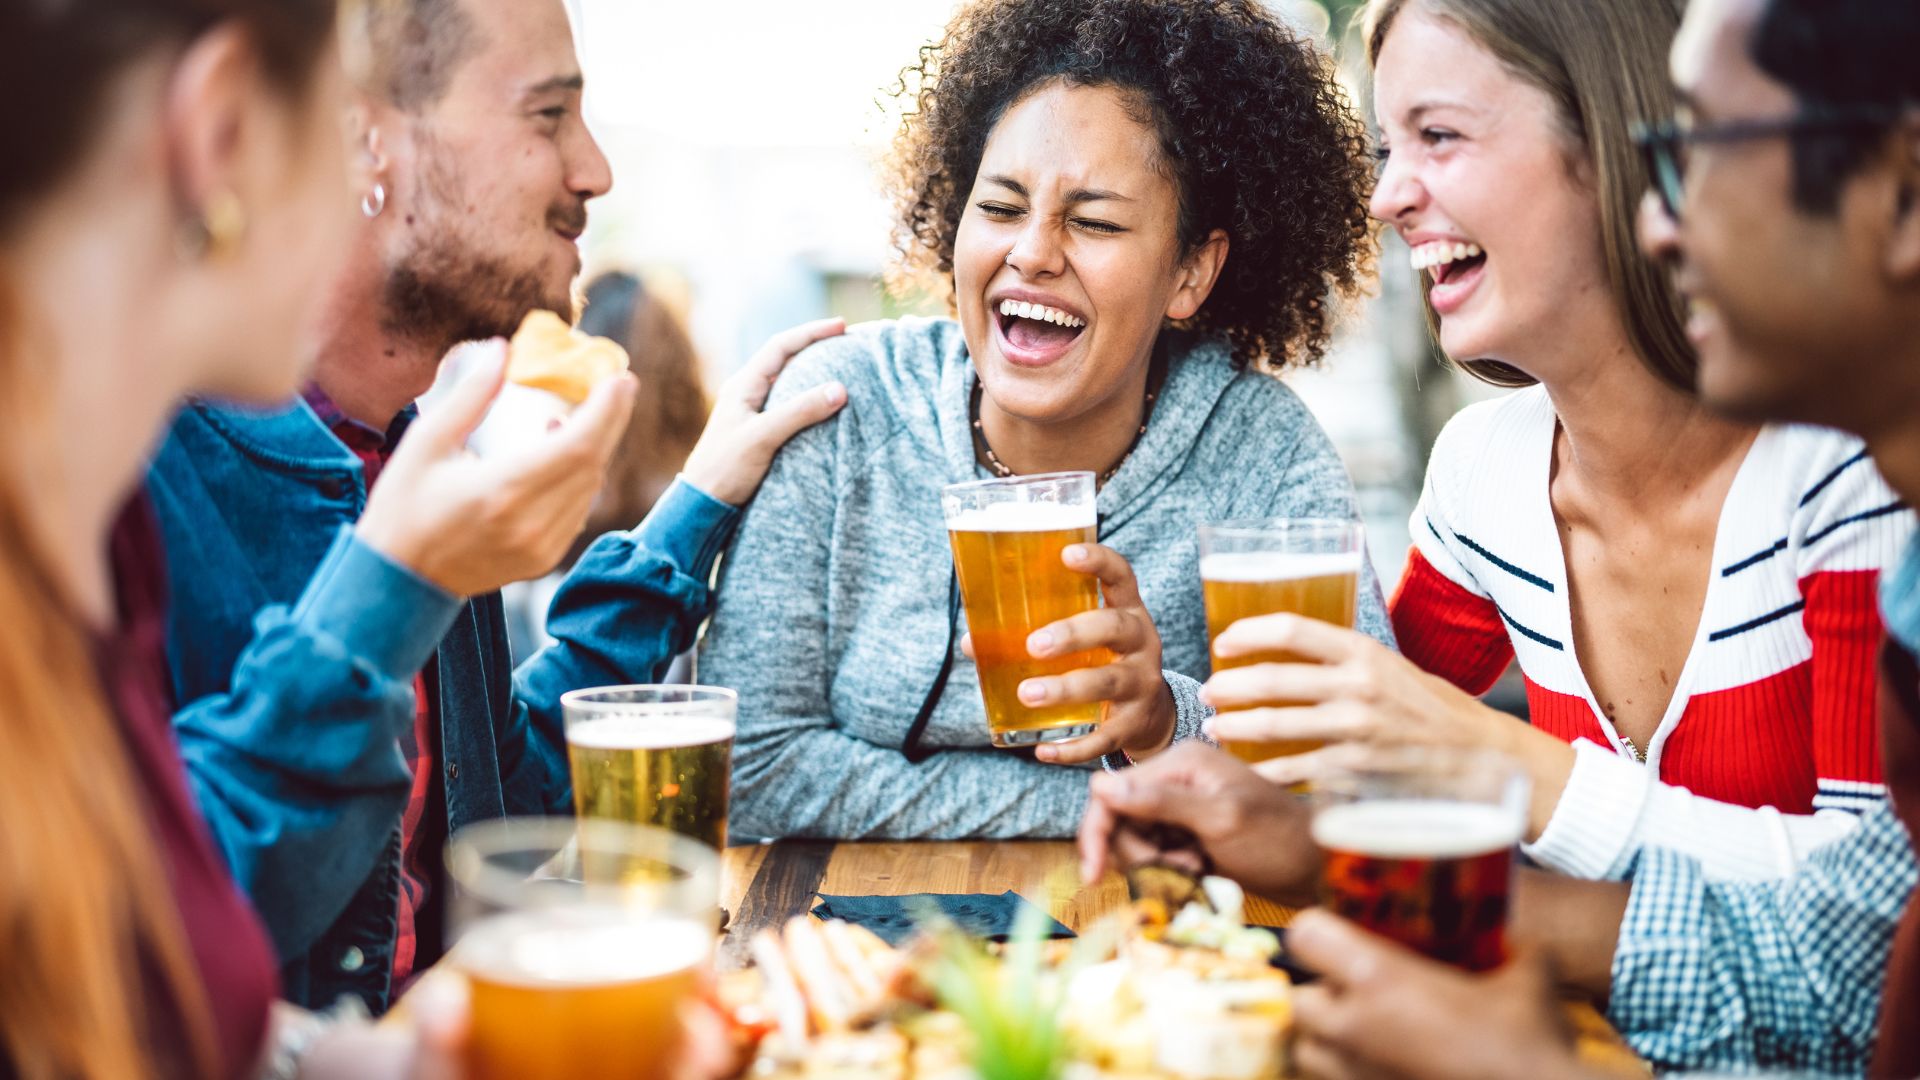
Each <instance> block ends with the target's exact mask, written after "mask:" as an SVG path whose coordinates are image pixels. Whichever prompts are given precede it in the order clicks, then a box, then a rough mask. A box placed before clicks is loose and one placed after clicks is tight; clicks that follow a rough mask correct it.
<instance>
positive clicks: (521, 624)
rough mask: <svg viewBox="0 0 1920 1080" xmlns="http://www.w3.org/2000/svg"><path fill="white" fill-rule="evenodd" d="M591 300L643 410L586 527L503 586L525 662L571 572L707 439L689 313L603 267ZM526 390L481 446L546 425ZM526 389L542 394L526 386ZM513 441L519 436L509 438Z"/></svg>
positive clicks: (493, 419) (516, 648)
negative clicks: (511, 427)
mask: <svg viewBox="0 0 1920 1080" xmlns="http://www.w3.org/2000/svg"><path fill="white" fill-rule="evenodd" d="M581 296H582V297H583V299H584V301H585V303H584V306H583V307H582V308H581V311H580V318H579V321H578V323H577V324H576V325H578V326H579V328H580V330H581V331H582V332H584V333H588V334H592V335H594V336H596V337H603V338H607V339H609V340H612V341H615V342H618V343H619V344H620V347H621V348H624V349H625V350H627V356H628V358H629V360H630V362H631V367H629V368H628V370H630V371H632V372H633V374H634V376H635V377H636V378H637V379H639V381H640V394H639V396H638V397H637V398H636V399H635V400H634V406H633V415H632V416H631V417H630V418H628V420H627V429H626V432H625V434H623V435H622V436H621V438H620V442H619V445H618V446H616V447H615V448H614V452H613V460H612V461H610V462H608V463H607V478H606V480H605V482H604V483H602V484H601V486H600V494H599V495H598V496H597V497H596V498H595V499H594V502H593V509H592V510H590V511H589V512H588V514H587V524H586V527H585V528H583V529H581V530H580V536H579V537H578V538H577V539H576V540H575V541H574V542H573V547H572V548H571V549H570V550H569V551H568V552H567V557H566V558H565V559H562V560H561V562H560V566H559V567H558V568H557V569H556V570H555V571H554V572H553V573H551V574H548V575H547V576H545V577H542V578H539V579H537V580H534V581H523V582H515V583H513V584H510V585H508V586H507V587H506V588H504V589H502V590H501V596H502V599H503V600H504V601H505V603H506V608H507V633H508V635H509V638H510V639H511V641H512V646H513V655H514V658H515V659H516V660H521V659H525V658H526V657H529V656H532V655H533V654H534V652H536V651H537V650H539V649H541V648H544V647H545V646H547V645H549V644H551V643H552V641H553V639H552V638H550V637H548V636H547V605H548V604H549V603H551V602H552V600H553V594H554V591H555V590H556V589H558V588H559V587H560V582H561V581H562V580H563V579H564V578H565V577H566V572H567V571H568V570H570V569H572V567H573V564H574V562H575V561H577V560H578V559H579V557H580V555H581V553H583V552H584V551H585V550H586V548H587V545H588V544H590V543H592V542H593V541H594V540H595V539H596V538H598V537H600V536H601V535H603V534H605V533H609V532H613V531H614V530H616V529H631V528H633V527H634V526H635V525H638V524H639V523H640V521H641V519H642V518H645V517H646V516H647V512H648V511H650V510H652V509H653V504H654V503H655V502H657V501H658V500H659V498H660V496H661V495H663V494H665V493H666V490H667V488H668V486H669V485H671V484H672V483H673V478H674V477H675V476H677V475H679V472H680V466H681V465H683V464H684V463H685V462H686V460H687V455H688V454H690V453H692V452H693V447H694V444H695V443H697V442H699V441H700V432H701V429H702V428H704V427H705V426H706V422H707V413H708V410H709V409H710V408H711V407H712V406H711V402H710V401H709V399H708V396H707V389H706V380H705V374H704V371H703V368H702V365H701V363H700V357H699V355H698V354H697V353H696V352H695V351H694V348H693V339H691V338H690V337H688V336H687V330H686V327H685V326H684V325H682V323H681V321H680V317H679V316H678V315H676V314H675V313H674V312H673V310H672V309H671V308H670V307H669V306H668V305H667V303H666V301H665V300H663V299H662V298H661V297H659V296H658V295H656V294H655V293H653V292H652V291H650V290H648V289H647V288H646V286H645V285H643V284H642V283H641V281H640V279H639V278H638V277H637V276H635V275H633V274H631V273H628V272H626V271H623V270H614V271H608V272H606V273H602V274H601V275H599V276H598V277H596V278H594V279H593V280H592V281H590V282H588V283H587V286H586V288H585V289H583V290H582V291H581ZM519 389H520V388H518V387H511V386H510V387H508V388H507V390H506V392H505V393H503V394H502V400H501V402H500V404H499V405H497V406H496V407H495V409H494V411H493V412H492V413H490V414H489V415H488V417H487V420H486V421H485V422H483V423H482V424H481V426H480V430H479V431H477V432H475V433H474V436H475V441H476V445H479V444H481V443H483V442H488V441H491V440H492V439H493V438H495V436H496V433H495V432H494V431H493V430H491V429H492V428H494V427H495V426H496V425H498V424H501V423H519V424H521V425H524V426H527V427H532V426H534V425H541V424H544V420H545V416H546V414H545V413H544V412H542V411H538V410H534V411H532V413H531V415H529V414H525V413H511V414H510V415H503V414H509V410H510V406H511V402H510V400H509V396H510V395H513V394H514V393H515V391H516V390H519ZM520 392H521V393H537V391H530V390H520ZM501 437H505V438H511V437H512V436H501Z"/></svg>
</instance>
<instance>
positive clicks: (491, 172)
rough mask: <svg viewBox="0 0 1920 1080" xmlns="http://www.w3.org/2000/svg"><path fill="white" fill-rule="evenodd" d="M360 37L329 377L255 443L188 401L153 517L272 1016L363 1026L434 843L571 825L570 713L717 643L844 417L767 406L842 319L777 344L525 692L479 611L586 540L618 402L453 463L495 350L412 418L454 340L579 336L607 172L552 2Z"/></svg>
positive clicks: (244, 430) (490, 374) (190, 712)
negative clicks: (584, 242) (347, 1000)
mask: <svg viewBox="0 0 1920 1080" xmlns="http://www.w3.org/2000/svg"><path fill="white" fill-rule="evenodd" d="M363 10H364V14H363V15H361V16H360V17H362V18H365V19H367V20H369V25H368V26H367V28H366V29H367V30H368V34H367V37H368V39H369V40H370V41H371V42H372V43H373V52H374V56H373V57H372V58H371V59H372V61H373V65H372V66H373V69H374V71H375V73H376V75H375V77H374V78H373V79H372V80H371V81H370V83H369V84H368V85H367V86H365V87H363V88H362V90H361V93H360V95H359V97H358V100H357V101H356V103H355V105H354V106H353V107H352V108H351V109H350V111H349V116H348V128H349V131H350V133H351V134H352V136H353V139H354V141H355V146H356V150H357V154H356V160H355V163H354V170H355V176H354V183H355V185H356V189H357V191H358V192H359V193H360V194H361V204H360V208H361V211H362V214H363V219H362V221H361V228H360V230H359V233H358V235H357V236H356V237H355V241H354V245H353V254H352V256H351V258H350V260H349V265H348V266H347V268H346V269H345V270H344V271H343V272H342V274H341V276H340V277H339V278H338V279H337V280H336V281H335V282H334V283H333V286H332V289H331V292H330V295H329V296H328V297H327V298H326V301H327V302H326V305H325V308H326V313H325V315H324V318H323V319H322V325H321V326H320V327H319V328H318V334H317V340H318V350H317V356H316V358H315V363H314V369H313V371H314V374H313V382H312V384H311V386H310V387H309V388H308V390H307V392H306V393H305V395H304V400H303V401H301V402H298V403H296V404H295V405H294V406H293V407H292V408H290V409H288V410H286V411H284V412H280V413H276V414H271V415H264V416H263V415H259V414H249V413H245V412H240V411H236V410H234V409H230V408H225V407H222V406H220V405H218V404H214V403H211V402H193V403H190V404H189V406H188V407H187V408H186V409H185V410H184V411H183V413H182V415H181V417H180V418H179V420H178V421H177V423H176V424H175V426H174V429H173V431H172V432H171V434H170V436H169V438H168V440H167V442H166V444H165V445H164V446H163V447H162V449H161V451H160V453H159V455H158V457H157V458H156V460H155V463H154V465H153V468H152V470H151V472H150V474H149V480H148V489H149V491H150V492H151V494H152V496H153V498H154V502H155V505H156V508H157V509H158V511H159V515H160V518H161V523H162V528H163V531H164V534H165V538H166V542H167V543H166V547H167V550H168V552H169V562H170V572H171V575H172V579H173V587H174V595H175V596H177V597H178V598H179V600H180V602H179V603H177V604H176V605H174V609H173V611H172V614H171V622H170V624H169V626H168V657H169V664H170V667H171V675H172V681H173V691H174V696H175V701H176V703H177V707H178V710H179V711H178V712H177V714H176V716H175V725H174V726H175V730H176V732H177V733H178V734H179V737H180V741H181V746H182V752H183V755H184V757H185V758H186V760H187V763H188V766H189V770H190V773H191V776H192V780H193V785H194V788H195V794H196V797H197V799H198V801H199V804H200V808H201V811H202V813H203V814H204V815H205V817H206V819H207V821H208V822H209V824H210V826H211V829H212V832H213V834H214V836H215V838H216V840H217V841H218V843H219V844H220V846H221V848H222V851H223V853H224V855H225V856H226V858H227V860H228V862H229V863H230V864H231V866H232V868H233V870H234V872H235V876H236V877H237V878H238V880H239V881H240V883H241V885H242V886H243V887H244V888H245V889H246V890H247V892H248V893H249V894H250V896H251V898H252V900H253V902H254V904H255V906H256V907H257V908H258V909H259V911H260V913H261V915H262V916H263V917H264V919H265V921H266V923H267V925H268V928H269V930H270V931H271V933H272V935H273V938H274V943H275V946H276V948H277V950H278V952H279V955H280V958H281V962H282V965H283V966H282V978H283V982H284V984H285V988H284V992H285V996H286V997H287V998H288V999H290V1000H293V1001H296V1002H300V1003H303V1004H307V1005H312V1006H320V1005H326V1004H329V1003H331V1002H332V1001H334V1000H335V999H336V998H339V997H340V996H342V995H344V994H352V995H355V996H357V997H359V998H360V999H362V1000H363V1001H364V1002H365V1003H366V1004H367V1005H369V1006H370V1007H371V1008H372V1009H373V1010H375V1011H376V1012H377V1011H379V1010H380V1009H382V1008H384V1007H385V1006H386V1004H387V1003H388V1002H389V1001H390V1000H391V998H392V996H393V995H394V994H395V993H397V992H398V991H399V990H400V989H401V988H402V987H403V986H404V984H405V982H406V980H407V979H408V978H409V977H410V976H411V975H412V974H413V973H414V972H416V971H418V970H420V969H422V968H424V967H425V966H426V965H427V964H429V963H431V962H432V961H433V960H434V959H435V958H436V957H437V955H438V952H439V948H440V942H441V930H442V925H443V915H442V910H443V904H442V901H443V899H444V892H445V890H444V888H443V887H442V886H441V884H440V882H439V881H438V880H436V878H437V875H438V872H439V869H440V866H441V861H442V860H441V853H442V850H443V848H444V845H445V840H446V837H447V835H448V834H449V832H450V831H451V830H453V829H458V828H460V827H461V826H463V825H466V824H468V823H471V822H474V821H480V820H486V819H490V818H497V817H502V816H510V815H517V814H548V813H567V812H569V811H570V810H571V794H570V786H569V781H568V775H567V764H566V752H565V745H564V739H563V733H562V725H561V718H560V715H559V707H558V697H559V694H560V693H561V692H562V691H564V690H567V689H571V688H574V687H578V686H588V685H595V684H604V683H622V682H647V681H652V680H654V679H657V678H659V677H660V676H661V675H662V674H663V673H664V671H665V669H666V666H667V664H668V663H669V662H670V661H671V659H672V658H673V656H674V655H675V654H676V653H678V652H680V651H683V650H685V649H686V648H687V647H688V646H689V645H690V644H691V643H692V640H693V637H694V634H695V633H696V631H697V629H698V627H699V625H700V624H701V622H702V621H703V620H704V619H705V616H706V610H707V606H708V596H707V587H706V586H707V581H708V579H709V577H710V575H711V571H712V567H713V563H714V560H715V558H716V556H717V554H718V552H719V550H720V549H721V547H722V546H723V545H724V543H725V541H726V539H727V537H728V535H729V533H730V531H731V529H732V525H733V522H734V518H735V516H736V514H737V507H738V506H739V504H741V503H742V502H744V501H746V499H747V498H748V497H749V496H751V495H752V493H753V491H754V489H755V487H757V486H758V484H759V481H760V478H761V476H762V475H763V474H764V472H765V470H766V467H767V465H768V463H769V462H770V461H771V458H772V455H773V453H774V452H775V450H777V449H778V447H779V446H780V444H781V443H783V442H784V441H785V440H786V438H787V437H788V436H790V435H791V434H792V433H793V432H795V431H797V430H799V429H800V428H802V427H805V426H807V425H809V424H811V423H814V422H816V421H818V420H820V419H823V418H824V417H826V416H828V415H830V414H831V413H832V412H834V411H835V410H837V409H838V408H839V406H840V405H841V404H842V403H844V401H845V393H844V391H843V390H839V389H838V388H833V387H829V388H826V389H824V390H823V391H821V392H819V393H815V394H809V395H805V396H803V397H802V398H800V399H797V400H796V401H795V402H793V403H791V405H783V406H780V407H778V408H776V409H774V410H770V411H768V412H766V413H762V412H760V407H761V405H762V404H764V402H765V399H766V394H767V391H768V389H769V388H770V387H771V384H772V381H773V378H774V376H775V375H777V374H778V372H779V370H780V368H781V366H782V365H783V364H784V363H785V360H786V359H787V357H789V356H790V355H791V354H792V353H794V352H797V351H799V349H801V348H802V347H804V346H805V345H806V344H807V343H809V342H811V341H812V340H814V339H816V338H818V337H821V336H824V335H826V334H829V333H833V332H837V329H838V323H837V322H832V321H830V322H826V323H818V324H814V325H812V326H809V327H802V328H800V329H799V330H796V331H792V332H789V333H788V334H786V335H783V336H782V337H781V338H779V339H776V340H775V341H774V342H772V343H770V344H769V345H768V347H767V348H766V349H765V350H763V351H762V353H761V355H760V356H758V357H756V358H755V359H754V360H753V361H751V362H750V363H749V364H748V365H747V368H746V369H745V370H744V371H743V372H742V373H741V375H740V376H738V377H736V379H735V380H733V381H732V382H730V383H729V384H728V386H727V387H725V388H723V389H722V391H721V393H720V395H719V404H718V405H717V407H716V409H715V412H714V415H713V418H712V420H711V421H710V422H709V425H708V428H707V430H706V432H705V434H703V436H702V438H701V440H700V443H699V445H698V446H696V448H695V450H694V452H693V454H692V456H691V457H689V459H688V461H687V464H686V468H685V470H684V472H683V474H682V477H681V479H680V480H679V481H676V483H675V484H674V486H673V487H672V488H671V489H669V491H668V492H667V494H666V495H665V496H663V497H662V498H661V499H660V501H659V503H658V504H657V506H656V508H655V510H654V512H653V513H652V514H651V515H650V516H649V517H648V520H647V521H646V522H644V523H642V524H641V525H640V526H639V527H637V528H636V529H634V530H633V531H631V532H625V533H614V534H610V535H609V536H607V537H605V538H602V539H601V540H600V541H599V542H598V543H596V544H595V545H594V546H593V547H592V548H591V549H589V551H588V552H587V554H586V555H585V556H584V557H583V558H582V559H581V560H580V563H579V566H578V568H577V570H576V573H575V577H574V581H575V582H576V587H574V588H572V589H570V590H568V595H569V597H570V599H569V600H568V601H567V602H566V603H564V604H562V605H560V606H558V607H557V608H556V610H555V611H554V612H553V615H552V618H551V622H550V630H551V632H552V633H553V634H554V635H555V636H556V637H557V638H558V639H559V640H560V644H559V645H557V646H555V647H553V648H550V649H548V650H546V651H545V652H543V653H541V654H540V655H539V656H536V657H534V658H532V659H531V660H529V661H528V662H527V663H526V664H525V665H524V666H523V667H522V668H521V670H520V671H519V672H518V673H516V672H515V671H514V670H513V666H512V659H511V657H510V656H509V653H508V647H507V631H506V623H505V619H504V616H503V612H502V608H501V602H500V597H499V594H498V592H497V590H498V589H499V587H500V586H501V585H502V584H505V583H507V582H509V581H514V580H519V579H523V578H528V577H533V576H537V575H539V574H542V573H545V572H546V571H547V570H549V569H551V568H552V566H553V565H554V564H555V563H556V562H558V560H559V559H560V557H561V556H562V555H563V554H564V552H565V550H566V549H567V547H568V545H569V544H570V543H571V542H572V540H573V538H574V534H575V533H576V532H577V531H578V530H579V528H580V527H581V524H582V522H583V520H584V518H585V516H586V512H587V510H588V507H589V505H590V503H591V501H592V498H593V494H594V493H595V492H596V491H597V490H598V489H599V487H600V484H601V478H602V476H603V474H604V470H605V467H606V462H607V459H608V455H609V454H610V452H611V450H612V447H613V446H614V444H615V442H616V441H617V439H618V438H619V435H620V432H621V430H622V427H623V425H624V423H625V420H626V417H627V415H628V413H629V411H630V409H631V405H632V400H633V387H632V380H631V379H630V378H620V379H612V380H608V381H606V382H604V383H602V384H601V385H600V387H599V388H597V389H596V390H595V392H594V394H593V396H592V397H590V398H589V399H588V400H587V401H586V402H585V403H584V404H583V405H582V406H581V407H580V409H579V410H578V411H577V412H576V413H574V414H573V416H572V417H571V418H570V419H569V420H568V421H567V422H566V423H565V424H564V425H562V426H561V427H560V429H559V430H557V431H555V432H551V433H549V434H548V435H547V436H546V437H545V438H544V439H542V440H539V441H538V442H537V444H536V445H535V446H533V447H531V448H527V449H523V450H519V451H516V452H513V453H510V454H505V455H503V456H502V457H500V458H498V459H494V460H487V461H481V460H478V459H475V458H473V457H472V456H471V455H467V454H465V453H464V451H463V449H462V444H463V442H464V440H465V437H466V435H467V434H468V433H469V432H470V431H471V430H472V428H473V427H474V425H475V424H477V423H478V421H479V420H480V418H481V416H482V415H484V413H485V411H486V409H487V407H488V405H489V404H490V402H491V400H492V398H493V397H494V395H495V394H496V393H497V392H498V390H499V387H500V384H501V381H502V377H503V376H502V370H501V357H502V353H503V350H502V349H501V347H500V346H499V345H498V343H494V344H492V345H490V346H487V347H486V348H487V349H488V350H489V352H488V358H487V360H486V361H485V362H484V363H481V364H479V365H478V366H479V367H480V369H481V370H480V372H479V373H478V374H477V375H472V376H469V377H467V378H466V379H464V380H463V381H462V382H461V383H460V384H459V385H457V387H456V388H455V390H454V391H453V392H452V393H451V395H450V396H449V398H448V399H447V400H446V401H445V403H444V404H439V405H435V406H434V407H433V408H432V409H430V410H429V411H428V413H427V414H426V415H425V416H423V417H420V418H418V419H417V421H416V416H415V410H414V408H413V406H412V402H413V401H414V399H415V398H417V397H418V396H419V395H420V394H421V393H422V392H423V391H425V390H426V389H427V388H428V386H429V385H430V384H431V383H432V382H433V380H434V377H435V374H436V372H437V370H438V368H439V365H440V361H441V358H442V357H443V355H445V353H446V352H447V350H448V349H449V347H451V346H453V345H454V344H456V343H458V342H461V341H466V340H470V339H483V338H497V337H500V336H502V335H506V334H509V333H511V332H512V331H513V330H514V328H515V327H516V326H517V325H518V324H519V322H520V320H521V319H522V318H523V317H524V316H525V315H526V314H527V313H528V312H529V311H532V310H535V309H540V308H545V309H549V310H552V311H555V312H559V313H561V314H563V315H570V314H571V313H572V311H573V307H574V305H573V301H572V296H571V285H572V281H573V279H574V277H575V275H576V274H578V272H579V270H580V256H579V252H578V249H577V246H576V242H577V241H578V240H579V238H580V234H581V232H582V231H583V230H584V229H585V227H586V221H587V203H588V201H590V200H591V199H593V198H595V197H597V196H599V195H601V194H604V193H605V192H606V191H607V189H608V187H609V186H610V185H611V177H610V176H609V175H608V168H607V162H606V159H605V158H604V157H603V156H602V155H601V153H600V149H599V147H598V146H597V145H596V144H595V142H594V140H593V137H592V135H591V134H590V133H589V132H588V131H587V128H586V125H585V123H584V121H583V119H582V116H581V112H580V98H581V90H582V83H581V75H580V70H579V65H578V63H577V61H576V60H575V57H574V50H573V39H572V32H571V29H570V27H569V25H568V21H567V16H566V12H565V9H564V7H563V5H562V4H561V2H560V0H395V2H393V3H388V4H372V5H364V9H363ZM288 257H290V258H298V257H299V253H298V252H289V253H288ZM409 432H411V433H409ZM403 434H405V436H406V437H405V440H404V442H402V436H403ZM370 491H371V498H369V492H370ZM362 508H364V513H363V512H362Z"/></svg>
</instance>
